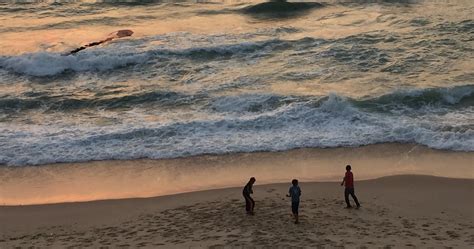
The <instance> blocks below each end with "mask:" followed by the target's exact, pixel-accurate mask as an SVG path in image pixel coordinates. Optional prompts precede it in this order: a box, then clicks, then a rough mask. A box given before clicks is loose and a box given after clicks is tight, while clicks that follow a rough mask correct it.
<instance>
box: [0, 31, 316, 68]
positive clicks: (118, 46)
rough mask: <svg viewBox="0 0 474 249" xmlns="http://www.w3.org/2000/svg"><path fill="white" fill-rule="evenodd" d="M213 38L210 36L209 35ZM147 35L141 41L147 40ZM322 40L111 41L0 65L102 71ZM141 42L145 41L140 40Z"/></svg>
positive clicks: (271, 50) (224, 56)
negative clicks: (178, 44)
mask: <svg viewBox="0 0 474 249" xmlns="http://www.w3.org/2000/svg"><path fill="white" fill-rule="evenodd" d="M210 41H212V39H210ZM146 42H147V41H146V39H145V40H144V41H143V42H142V43H146ZM321 42H322V40H319V39H313V38H303V39H300V40H295V41H291V40H281V39H269V40H263V41H254V42H238V43H230V44H228V43H225V44H218V45H201V46H192V47H188V48H172V47H164V46H155V47H149V48H147V49H146V50H140V49H139V48H140V47H141V46H137V44H138V45H139V44H141V42H140V41H130V43H133V44H128V43H126V42H125V43H119V42H116V43H113V44H110V47H100V48H91V49H89V50H86V51H81V52H80V53H78V54H76V55H68V56H65V55H62V54H60V53H52V52H37V53H28V54H23V55H18V56H0V69H3V70H6V71H8V72H10V73H15V74H20V75H26V76H33V77H46V76H55V75H60V74H63V73H67V72H103V71H110V70H114V69H118V68H123V67H126V66H130V65H137V64H146V63H148V62H150V61H152V60H156V59H166V58H170V57H171V58H177V59H180V58H181V59H191V60H198V61H202V60H216V59H229V58H231V57H233V58H234V57H238V56H241V57H242V56H243V57H252V56H259V55H261V54H265V53H268V54H270V53H274V52H275V51H278V50H282V49H291V48H292V47H293V46H294V45H298V44H301V43H302V44H306V45H307V46H309V45H317V44H320V43H321ZM142 45H144V44H142Z"/></svg>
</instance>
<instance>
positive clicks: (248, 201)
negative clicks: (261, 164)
mask: <svg viewBox="0 0 474 249" xmlns="http://www.w3.org/2000/svg"><path fill="white" fill-rule="evenodd" d="M255 181H256V179H255V177H251V178H250V180H249V182H248V183H247V184H246V185H245V187H244V189H243V190H242V195H243V196H244V198H245V210H246V211H247V214H249V215H254V212H253V208H254V207H255V201H254V200H253V199H252V197H250V194H253V190H252V187H253V184H254V183H255Z"/></svg>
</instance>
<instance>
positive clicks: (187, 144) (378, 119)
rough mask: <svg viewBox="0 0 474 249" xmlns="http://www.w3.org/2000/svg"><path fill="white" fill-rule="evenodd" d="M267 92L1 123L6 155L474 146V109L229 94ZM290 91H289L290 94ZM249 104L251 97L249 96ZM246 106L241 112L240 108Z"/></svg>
mask: <svg viewBox="0 0 474 249" xmlns="http://www.w3.org/2000/svg"><path fill="white" fill-rule="evenodd" d="M272 98H276V96H273V97H270V96H268V95H264V96H256V95H248V96H242V100H237V98H236V97H235V99H234V100H232V98H231V97H227V98H225V100H227V101H224V100H223V99H217V100H216V101H215V102H214V103H213V106H214V109H213V110H214V111H217V112H222V115H221V116H220V118H217V119H208V120H203V119H195V120H192V121H187V122H184V121H181V122H170V123H166V124H165V123H157V122H154V123H153V122H149V123H140V122H132V121H130V122H128V123H124V124H122V125H115V126H114V127H113V128H111V127H98V126H95V127H68V126H61V127H58V126H53V127H48V128H46V127H44V126H29V125H23V126H22V129H18V127H12V126H7V125H5V124H0V133H1V134H3V135H2V137H0V147H1V149H2V152H1V153H0V163H2V164H8V165H27V164H45V163H55V162H77V161H89V160H105V159H120V160H122V159H134V158H154V159H158V158H174V157H185V156H191V155H200V154H208V153H211V154H213V153H215V154H220V153H230V152H252V151H280V150H287V149H292V148H299V147H339V146H361V145H367V144H374V143H384V142H400V143H418V144H423V145H426V146H429V147H432V148H436V149H447V150H457V151H474V126H473V125H472V122H473V121H474V117H473V116H474V115H473V114H474V109H473V107H472V106H468V107H465V108H463V109H461V110H456V111H452V110H451V111H444V113H441V112H440V111H436V112H430V113H424V114H420V116H417V115H413V116H400V115H393V114H390V113H380V112H369V111H365V110H364V109H360V108H357V107H355V106H354V105H353V104H352V103H351V101H350V100H348V99H347V98H345V97H341V96H338V95H336V94H332V95H330V96H328V97H327V98H323V99H324V100H321V101H320V103H319V104H318V105H316V106H315V105H314V103H311V102H307V101H303V102H292V103H287V104H278V105H275V106H272V108H263V109H261V110H260V111H258V112H255V111H250V112H249V111H248V106H249V105H247V106H246V105H243V107H242V108H241V109H233V108H232V107H231V106H232V105H231V106H229V105H228V101H229V100H230V101H229V102H233V103H234V104H235V101H237V102H239V101H244V102H245V101H248V102H252V101H253V104H255V103H260V104H262V103H266V102H268V99H272ZM285 99H286V98H285ZM250 104H251V103H250ZM236 112H238V113H240V114H239V115H235V113H236Z"/></svg>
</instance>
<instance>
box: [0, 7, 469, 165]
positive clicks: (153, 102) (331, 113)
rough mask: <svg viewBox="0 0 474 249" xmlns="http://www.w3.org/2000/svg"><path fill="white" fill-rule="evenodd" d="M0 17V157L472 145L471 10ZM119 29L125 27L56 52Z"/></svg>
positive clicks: (209, 10) (24, 161) (202, 10)
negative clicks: (117, 35)
mask: <svg viewBox="0 0 474 249" xmlns="http://www.w3.org/2000/svg"><path fill="white" fill-rule="evenodd" d="M281 9H285V11H281ZM288 9H291V11H288ZM0 13H1V15H0V164H6V165H12V166H22V165H36V164H47V163H55V162H78V161H89V160H105V159H134V158H173V157H187V156H191V155H200V154H221V153H232V152H252V151H275V150H288V149H292V148H300V147H341V146H342V147H346V146H360V145H366V144H374V143H383V142H401V143H417V144H422V145H426V146H428V147H431V148H436V149H445V150H455V151H474V74H473V72H474V54H473V50H474V42H473V41H474V19H473V18H472V16H473V13H474V2H472V1H353V2H335V1H331V2H323V3H322V4H316V3H298V4H289V3H271V4H268V3H267V4H263V5H262V3H261V2H241V1H225V2H220V1H210V2H207V1H206V2H181V1H180V2H171V1H170V2H156V1H154V2H128V3H123V2H114V1H106V2H102V3H100V2H92V3H88V2H76V3H48V2H46V3H19V2H9V3H0ZM119 29H131V30H133V31H134V32H135V33H134V34H133V36H132V37H129V38H122V39H116V40H114V41H112V42H109V43H106V44H103V45H101V46H97V47H93V48H89V49H86V50H84V51H81V52H79V53H77V54H76V55H74V56H63V55H62V54H63V53H64V52H65V51H70V50H72V49H74V48H76V47H79V46H81V45H84V44H87V43H89V42H92V41H97V40H101V39H103V38H104V37H106V36H107V35H108V34H109V33H111V32H114V31H116V30H119Z"/></svg>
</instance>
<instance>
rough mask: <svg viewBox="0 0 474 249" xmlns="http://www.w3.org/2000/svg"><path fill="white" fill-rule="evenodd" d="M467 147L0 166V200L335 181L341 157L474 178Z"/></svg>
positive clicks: (365, 174)
mask: <svg viewBox="0 0 474 249" xmlns="http://www.w3.org/2000/svg"><path fill="white" fill-rule="evenodd" d="M473 163H474V153H473V152H456V151H442V150H435V149H430V148H428V147H425V146H421V145H416V144H398V143H391V144H375V145H367V146H362V147H354V148H342V147H339V148H325V149H321V148H301V149H293V150H289V151H283V152H252V153H236V154H227V155H203V156H193V157H189V158H178V159H160V160H151V159H139V160H111V161H92V162H86V163H61V164H53V165H42V166H26V167H11V166H7V167H0V205H3V206H12V205H34V204H48V203H63V202H84V201H93V200H108V199H125V198H135V197H136V198H147V197H154V196H163V195H173V194H178V193H186V192H193V191H200V190H209V189H217V188H228V187H235V186H240V185H242V183H245V182H246V181H247V180H248V178H249V177H250V176H255V177H257V179H258V182H257V184H269V183H279V182H287V181H288V179H292V178H298V179H300V180H302V181H318V182H322V181H339V180H340V179H341V177H342V175H343V173H344V167H345V165H346V164H351V165H352V166H353V168H354V174H355V177H356V179H358V180H365V179H375V178H379V177H383V176H392V175H400V174H418V175H432V176H440V177H449V178H467V179H474V170H473V168H472V165H473Z"/></svg>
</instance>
